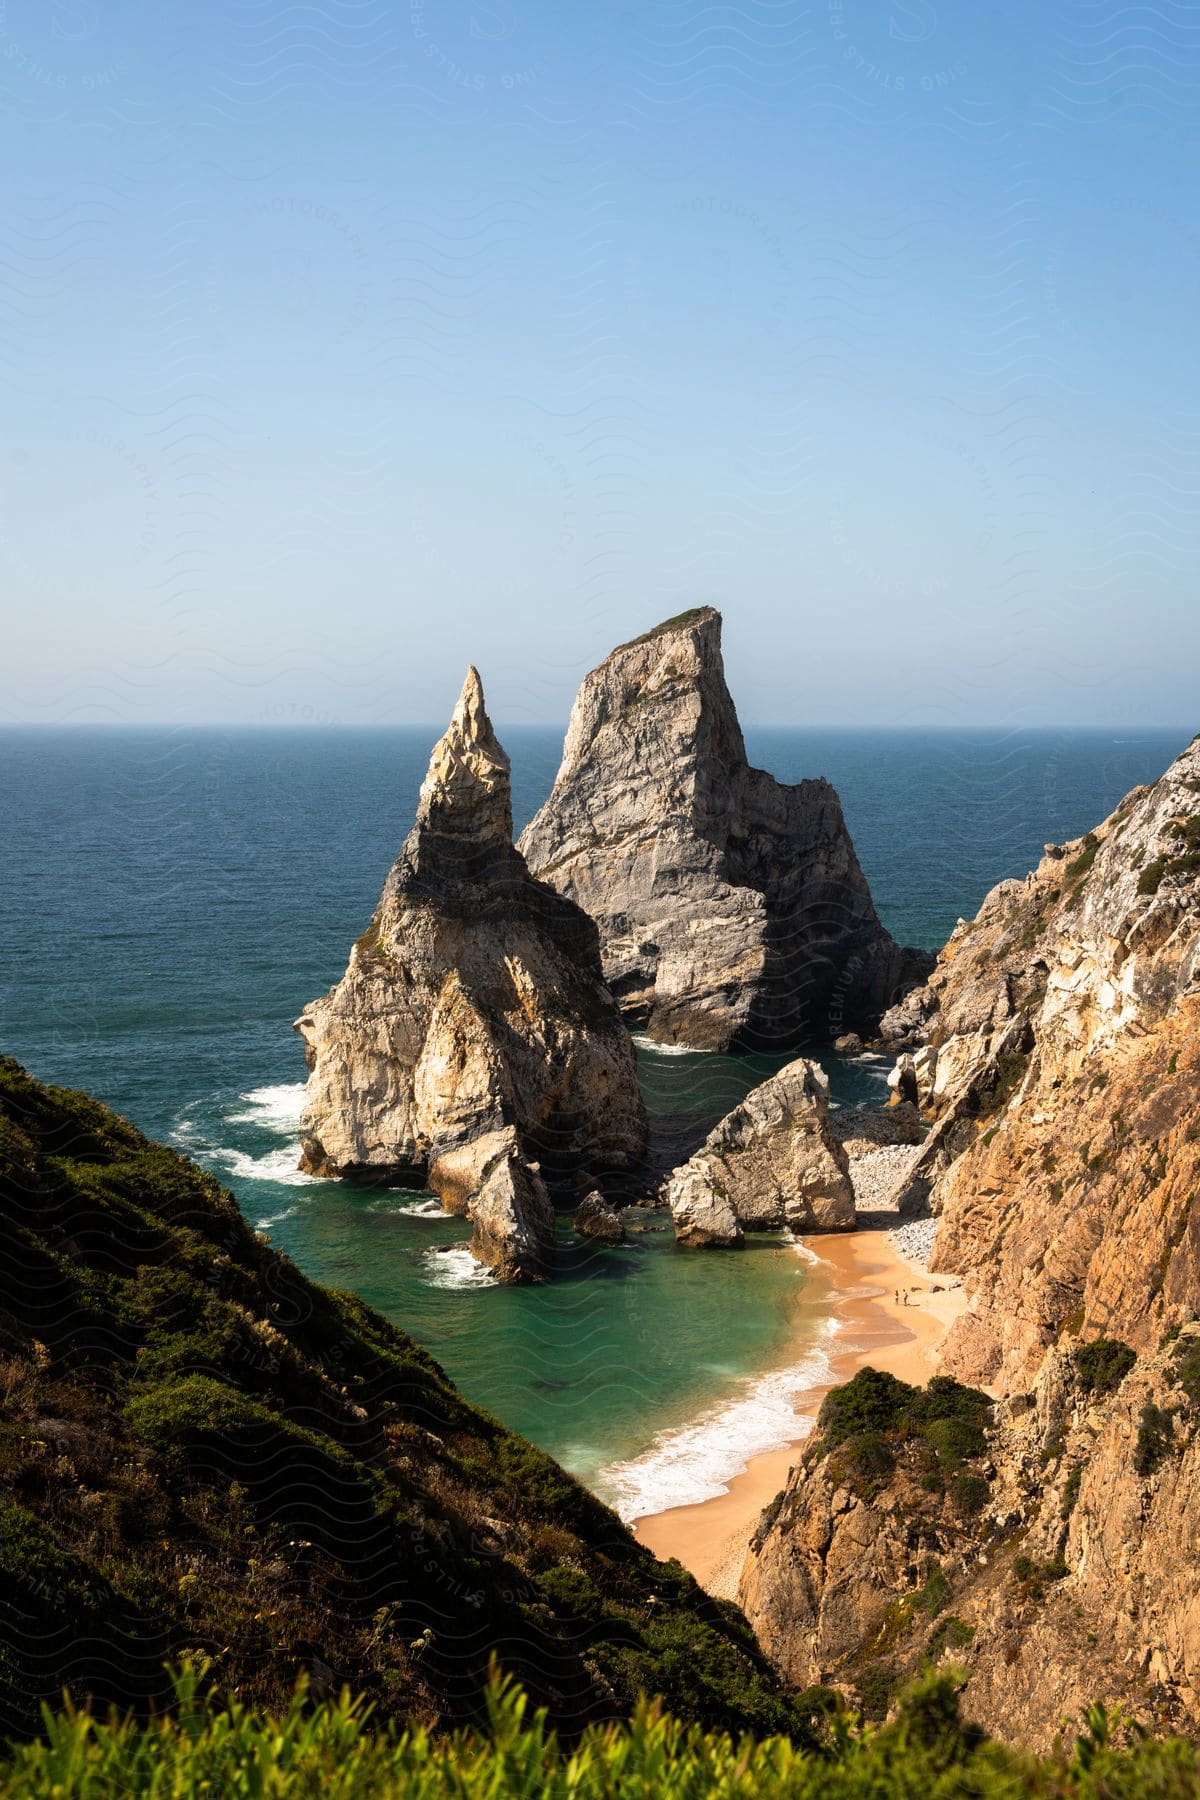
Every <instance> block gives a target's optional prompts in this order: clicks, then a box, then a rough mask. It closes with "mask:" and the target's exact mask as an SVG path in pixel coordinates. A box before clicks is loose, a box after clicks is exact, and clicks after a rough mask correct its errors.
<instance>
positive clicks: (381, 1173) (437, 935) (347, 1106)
mask: <svg viewBox="0 0 1200 1800" xmlns="http://www.w3.org/2000/svg"><path fill="white" fill-rule="evenodd" d="M296 1028H297V1030H298V1031H299V1032H300V1034H301V1036H302V1037H303V1039H304V1048H305V1056H306V1059H307V1062H308V1067H309V1079H308V1092H307V1097H306V1103H305V1109H304V1114H303V1117H302V1120H301V1126H300V1131H301V1144H302V1167H303V1168H305V1169H307V1170H310V1171H311V1172H313V1173H315V1174H323V1175H338V1176H345V1177H349V1178H351V1179H355V1180H360V1181H362V1180H366V1181H400V1182H408V1183H410V1184H412V1185H415V1186H418V1187H423V1186H425V1185H428V1186H430V1187H431V1188H432V1189H433V1190H434V1192H435V1193H437V1194H438V1196H439V1197H440V1199H441V1200H442V1202H443V1204H444V1205H445V1206H446V1207H447V1208H448V1209H449V1210H450V1211H454V1212H461V1213H465V1214H466V1215H467V1216H468V1217H469V1218H470V1219H471V1220H472V1223H473V1225H474V1228H475V1229H474V1235H473V1237H472V1240H471V1248H472V1250H473V1252H474V1253H475V1255H476V1256H478V1257H479V1258H480V1259H481V1260H483V1261H485V1262H487V1263H489V1264H491V1265H492V1266H493V1267H494V1268H495V1269H496V1270H497V1272H498V1273H499V1274H500V1275H501V1277H502V1278H511V1279H516V1278H521V1277H526V1276H531V1275H537V1274H539V1273H541V1272H542V1271H543V1270H544V1268H545V1265H546V1262H547V1260H548V1258H549V1255H550V1252H551V1248H552V1245H553V1237H554V1209H553V1206H552V1204H551V1200H550V1197H549V1194H548V1191H547V1186H546V1182H547V1181H548V1180H549V1181H551V1182H552V1181H553V1180H554V1179H555V1178H557V1177H559V1176H566V1175H568V1174H571V1173H574V1172H578V1171H585V1172H586V1174H587V1176H588V1177H589V1179H590V1181H591V1184H592V1185H593V1186H595V1185H599V1186H601V1187H603V1184H604V1182H605V1180H606V1178H608V1177H610V1176H611V1175H612V1174H613V1173H614V1172H616V1171H622V1170H625V1169H628V1168H630V1167H631V1166H633V1165H634V1164H636V1162H637V1160H638V1158H639V1157H640V1155H641V1153H642V1151H643V1148H644V1145H645V1136H646V1124H645V1115H644V1112H643V1108H642V1102H641V1098H640V1094H639V1091H638V1085H637V1071H636V1065H635V1056H634V1050H633V1045H632V1043H631V1042H630V1039H629V1034H628V1032H627V1031H626V1029H625V1026H624V1024H623V1022H622V1020H621V1017H620V1014H619V1012H618V1010H617V1008H616V1005H615V1003H614V1002H613V999H612V997H611V995H610V994H609V993H608V991H607V989H606V988H605V986H604V981H603V977H602V973H601V966H600V951H599V944H598V940H597V934H596V927H595V926H594V924H593V923H592V921H591V920H590V919H589V918H587V916H586V915H585V914H584V913H583V912H582V911H580V909H579V908H578V907H577V906H575V905H574V904H573V903H572V902H571V901H570V900H569V899H566V898H564V897H563V896H562V895H560V894H558V893H556V892H555V891H554V890H553V889H552V888H550V887H547V886H545V885H544V884H543V883H541V882H539V881H536V880H535V879H534V878H533V877H532V876H531V875H530V873H529V871H528V869H527V868H526V866H525V862H524V859H523V858H522V857H521V856H520V854H519V853H518V852H517V851H516V850H515V849H514V847H513V842H512V800H511V790H510V780H509V763H508V758H507V756H506V755H505V754H504V751H503V750H502V749H501V747H500V745H499V743H498V742H497V739H496V734H495V732H494V730H493V729H492V725H491V721H490V720H489V718H488V716H487V712H486V709H485V706H484V700H483V691H482V687H481V685H480V681H479V677H478V675H477V673H476V671H475V670H474V669H471V670H470V671H469V672H468V674H467V679H466V682H465V683H464V686H463V690H462V694H461V695H460V697H459V701H458V705H457V706H456V708H455V711H454V716H453V718H452V720H451V722H450V726H449V728H448V730H447V731H446V733H445V735H444V737H442V739H441V740H440V741H439V743H438V744H437V745H436V747H435V748H434V751H433V754H432V757H431V760H430V764H429V772H428V774H427V776H426V778H425V781H424V784H423V785H422V788H421V794H420V801H419V805H418V809H417V818H416V823H415V824H414V826H413V829H412V831H411V832H410V834H409V836H408V838H407V840H406V841H405V844H404V846H403V849H402V850H401V852H400V856H399V858H398V859H397V861H396V863H395V866H394V867H393V868H392V870H391V873H390V874H389V875H388V878H387V881H386V883H385V884H384V889H383V894H382V896H381V898H380V902H379V906H378V907H377V909H376V912H375V916H374V918H373V919H372V920H371V923H370V925H369V927H368V928H367V930H366V931H365V932H364V933H363V935H362V936H361V937H360V938H359V940H358V942H357V943H356V944H355V945H354V947H353V949H352V950H351V953H350V962H349V966H348V968H347V970H346V973H345V975H344V976H343V978H342V980H341V981H340V982H339V983H338V984H337V986H336V987H335V988H334V989H333V990H332V992H331V993H329V994H328V995H326V996H325V997H324V998H323V999H321V1000H317V1001H314V1002H313V1003H312V1004H311V1005H310V1006H309V1007H307V1008H306V1009H305V1011H304V1013H303V1015H302V1016H301V1018H300V1019H298V1020H297V1025H296Z"/></svg>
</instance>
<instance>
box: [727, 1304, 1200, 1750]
mask: <svg viewBox="0 0 1200 1800" xmlns="http://www.w3.org/2000/svg"><path fill="white" fill-rule="evenodd" d="M1078 1348H1079V1345H1078V1343H1077V1342H1076V1340H1074V1339H1067V1340H1064V1342H1063V1344H1062V1345H1060V1346H1058V1347H1056V1348H1054V1349H1052V1350H1051V1351H1050V1352H1049V1353H1048V1354H1047V1355H1046V1357H1045V1359H1044V1361H1043V1363H1042V1367H1041V1371H1040V1373H1039V1377H1038V1381H1037V1384H1036V1387H1035V1389H1034V1392H1033V1394H1032V1395H1031V1396H1029V1397H1024V1396H1022V1397H1019V1398H1014V1399H1013V1400H1011V1401H1008V1402H1002V1403H1001V1404H1000V1405H998V1406H997V1407H996V1409H995V1422H994V1425H993V1428H992V1429H991V1430H989V1432H988V1438H987V1445H986V1451H985V1453H984V1454H983V1455H982V1456H979V1457H976V1458H974V1459H972V1461H971V1463H970V1467H971V1469H972V1470H974V1471H978V1472H979V1474H978V1479H979V1480H980V1482H981V1483H982V1485H983V1487H984V1489H985V1491H986V1500H985V1502H984V1504H983V1506H982V1508H981V1510H980V1511H979V1512H978V1513H975V1512H972V1511H970V1510H966V1511H964V1509H963V1507H962V1506H961V1505H960V1504H958V1503H957V1502H956V1500H955V1495H954V1488H953V1484H952V1483H948V1484H947V1491H945V1492H941V1493H938V1492H931V1491H930V1486H929V1483H928V1481H927V1479H926V1474H927V1469H928V1463H929V1457H928V1452H927V1451H922V1450H921V1449H920V1447H919V1446H917V1445H914V1444H911V1443H910V1444H899V1445H897V1446H895V1447H894V1450H893V1455H894V1457H895V1466H894V1467H893V1468H892V1469H891V1471H890V1472H888V1473H886V1474H882V1475H880V1474H876V1475H870V1474H867V1473H866V1472H865V1471H864V1468H863V1453H862V1451H861V1449H860V1448H858V1447H857V1446H856V1445H855V1444H849V1445H846V1446H843V1447H842V1448H841V1449H839V1450H835V1451H834V1452H833V1454H832V1455H829V1454H825V1453H824V1452H823V1446H822V1445H821V1444H820V1442H817V1443H816V1444H814V1445H813V1446H812V1448H811V1450H810V1452H809V1454H808V1455H806V1457H805V1459H804V1462H803V1463H801V1464H798V1465H797V1466H796V1467H795V1468H794V1469H793V1470H792V1471H791V1472H790V1475H789V1480H788V1485H787V1487H786V1488H785V1490H784V1492H783V1494H782V1495H781V1496H780V1497H779V1499H778V1500H777V1501H776V1502H775V1503H774V1504H773V1506H772V1508H771V1509H770V1511H769V1513H768V1514H764V1517H763V1521H762V1524H761V1526H760V1528H759V1532H758V1533H757V1535H756V1537H755V1540H754V1542H753V1545H752V1548H751V1551H750V1554H749V1555H748V1557H747V1560H746V1564H745V1568H744V1570H743V1574H742V1582H741V1595H740V1598H741V1601H742V1604H743V1606H744V1608H745V1610H746V1614H747V1617H748V1618H749V1620H750V1623H751V1625H752V1626H753V1627H754V1629H755V1631H756V1633H757V1635H758V1637H759V1640H760V1642H761V1643H762V1645H763V1648H764V1650H765V1651H766V1652H767V1654H768V1656H769V1657H770V1659H771V1661H772V1662H773V1663H774V1664H775V1666H776V1667H777V1668H778V1669H779V1670H780V1672H781V1673H783V1674H784V1675H785V1676H786V1678H787V1679H788V1680H789V1681H791V1682H792V1683H794V1685H795V1686H797V1687H805V1686H807V1685H809V1684H810V1683H813V1682H818V1681H832V1682H834V1683H836V1684H838V1685H840V1686H843V1687H844V1688H845V1689H846V1690H847V1691H849V1692H850V1693H851V1694H856V1693H858V1692H860V1691H861V1690H862V1688H863V1687H864V1686H865V1685H867V1684H868V1683H869V1680H870V1677H871V1675H872V1672H873V1671H874V1672H876V1674H877V1675H879V1674H883V1673H885V1672H886V1674H887V1675H888V1677H890V1679H891V1681H892V1682H893V1683H894V1684H895V1685H900V1684H902V1683H903V1682H905V1681H907V1680H909V1679H911V1678H912V1677H913V1676H914V1675H916V1673H917V1672H918V1671H919V1669H920V1667H921V1665H922V1663H923V1662H924V1660H925V1659H926V1658H927V1657H932V1658H933V1660H935V1661H937V1660H945V1661H953V1662H954V1663H956V1664H958V1665H960V1666H961V1667H962V1668H963V1669H964V1670H965V1671H966V1675H967V1687H966V1694H965V1705H966V1707H967V1710H968V1711H969V1713H970V1715H971V1717H972V1718H973V1719H977V1720H978V1721H979V1723H980V1724H981V1725H983V1726H984V1727H985V1728H986V1729H988V1730H989V1731H991V1732H992V1733H994V1734H995V1735H996V1736H998V1737H1000V1738H1003V1739H1005V1740H1007V1741H1009V1742H1014V1743H1018V1744H1021V1745H1024V1746H1026V1747H1028V1748H1031V1749H1047V1748H1049V1746H1050V1745H1051V1744H1052V1743H1053V1742H1054V1739H1055V1736H1056V1734H1057V1733H1058V1732H1059V1731H1060V1729H1061V1722H1062V1720H1063V1719H1076V1718H1078V1717H1079V1716H1080V1715H1081V1713H1082V1712H1083V1710H1084V1709H1085V1708H1086V1707H1087V1706H1089V1705H1090V1704H1091V1703H1092V1702H1093V1701H1096V1700H1101V1701H1103V1702H1105V1703H1106V1704H1107V1705H1109V1706H1110V1707H1111V1706H1114V1705H1117V1706H1120V1707H1122V1708H1123V1709H1124V1710H1126V1711H1127V1712H1128V1713H1129V1714H1131V1715H1132V1716H1133V1717H1135V1718H1137V1719H1140V1720H1143V1721H1145V1722H1146V1723H1147V1724H1150V1725H1152V1726H1154V1728H1155V1729H1157V1730H1159V1731H1168V1730H1180V1729H1183V1730H1185V1731H1188V1732H1190V1730H1191V1729H1192V1727H1193V1724H1194V1720H1195V1718H1196V1715H1197V1710H1198V1708H1200V1609H1198V1608H1197V1606H1196V1599H1195V1596H1196V1587H1197V1581H1198V1579H1200V1561H1198V1557H1197V1550H1196V1546H1197V1544H1198V1543H1200V1531H1198V1528H1200V1432H1198V1431H1197V1429H1196V1427H1197V1424H1198V1423H1200V1408H1198V1407H1197V1404H1196V1402H1195V1401H1194V1400H1193V1399H1191V1398H1190V1396H1189V1394H1188V1392H1187V1391H1186V1390H1185V1388H1184V1387H1182V1386H1181V1384H1180V1374H1181V1371H1183V1370H1186V1368H1187V1367H1188V1362H1187V1359H1188V1358H1189V1356H1191V1357H1193V1358H1195V1357H1200V1327H1197V1326H1185V1327H1184V1328H1183V1332H1182V1334H1181V1336H1180V1337H1179V1338H1178V1339H1177V1340H1175V1341H1174V1342H1173V1343H1171V1344H1168V1345H1166V1346H1164V1347H1163V1348H1161V1349H1155V1350H1154V1351H1151V1352H1150V1353H1149V1354H1148V1355H1147V1356H1146V1357H1144V1358H1139V1360H1138V1362H1137V1363H1136V1364H1135V1365H1134V1367H1133V1368H1132V1369H1131V1371H1130V1372H1129V1373H1128V1374H1127V1375H1126V1376H1125V1377H1124V1379H1123V1380H1120V1381H1119V1382H1118V1383H1117V1385H1116V1386H1115V1387H1114V1388H1113V1389H1112V1390H1111V1391H1108V1390H1102V1391H1096V1390H1094V1389H1091V1388H1089V1387H1088V1386H1087V1384H1086V1383H1085V1382H1083V1381H1081V1378H1080V1373H1079V1364H1078V1363H1077V1361H1076V1351H1077V1350H1078ZM1193 1379H1194V1377H1193ZM1147 1420H1150V1422H1151V1426H1150V1429H1151V1431H1152V1434H1153V1435H1150V1436H1148V1435H1147V1431H1148V1427H1147ZM1164 1420H1165V1421H1166V1422H1165V1423H1163V1421H1164Z"/></svg>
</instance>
